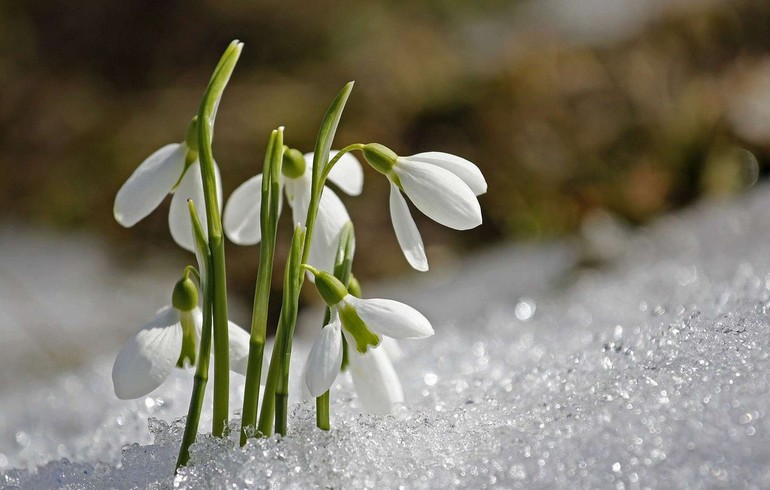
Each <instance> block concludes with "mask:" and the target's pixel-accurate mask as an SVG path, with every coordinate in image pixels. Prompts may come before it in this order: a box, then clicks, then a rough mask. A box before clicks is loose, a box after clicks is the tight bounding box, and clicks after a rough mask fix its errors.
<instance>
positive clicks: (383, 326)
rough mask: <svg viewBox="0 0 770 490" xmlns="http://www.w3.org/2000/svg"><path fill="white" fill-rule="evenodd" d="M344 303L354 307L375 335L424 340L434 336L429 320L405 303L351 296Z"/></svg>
mask: <svg viewBox="0 0 770 490" xmlns="http://www.w3.org/2000/svg"><path fill="white" fill-rule="evenodd" d="M343 301H345V302H346V303H348V304H350V305H351V306H353V308H355V309H356V313H358V316H360V317H361V320H363V321H364V323H365V324H366V326H367V327H368V328H369V329H370V330H372V331H373V332H375V333H379V334H382V335H387V336H388V337H394V338H397V339H424V338H426V337H430V336H431V335H433V327H431V325H430V322H429V321H428V319H427V318H425V317H424V316H423V314H422V313H420V312H419V311H417V310H415V309H414V308H412V307H411V306H409V305H405V304H404V303H400V302H398V301H393V300H392V299H379V298H374V299H360V298H356V297H354V296H351V295H350V294H348V295H347V296H345V298H344V299H343Z"/></svg>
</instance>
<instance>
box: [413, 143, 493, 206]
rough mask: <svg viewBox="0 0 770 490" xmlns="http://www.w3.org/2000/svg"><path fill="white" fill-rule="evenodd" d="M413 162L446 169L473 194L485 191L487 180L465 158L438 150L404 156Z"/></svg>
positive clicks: (477, 168) (478, 194)
mask: <svg viewBox="0 0 770 490" xmlns="http://www.w3.org/2000/svg"><path fill="white" fill-rule="evenodd" d="M406 158H407V159H408V160H411V161H413V162H423V163H429V164H431V165H437V166H439V167H441V168H444V169H447V170H449V171H450V172H452V173H453V174H455V175H456V176H458V177H460V179H462V181H463V182H465V184H466V185H467V186H468V187H470V188H471V190H472V191H473V193H474V194H476V195H477V196H480V195H481V194H484V193H485V192H487V181H486V179H484V175H483V174H482V173H481V170H479V167H477V166H476V165H474V164H473V162H470V161H468V160H466V159H465V158H462V157H458V156H457V155H452V154H451V153H443V152H440V151H428V152H425V153H418V154H417V155H412V156H410V157H406Z"/></svg>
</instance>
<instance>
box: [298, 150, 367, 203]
mask: <svg viewBox="0 0 770 490" xmlns="http://www.w3.org/2000/svg"><path fill="white" fill-rule="evenodd" d="M337 153H339V152H338V151H336V150H332V151H330V152H329V159H331V158H333V157H334V155H336V154H337ZM311 159H312V154H311ZM329 180H331V181H332V182H334V185H336V186H337V187H339V188H340V190H341V191H342V192H344V193H345V194H347V195H349V196H358V195H360V194H361V191H362V190H363V188H364V170H363V168H362V167H361V162H359V161H358V158H356V157H355V156H353V154H352V153H345V154H344V155H342V156H341V157H340V159H339V161H337V163H336V164H334V167H333V168H332V170H331V172H329Z"/></svg>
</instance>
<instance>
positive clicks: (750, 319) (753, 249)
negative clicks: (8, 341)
mask: <svg viewBox="0 0 770 490" xmlns="http://www.w3.org/2000/svg"><path fill="white" fill-rule="evenodd" d="M625 249H626V253H625V254H624V255H623V256H622V257H621V258H620V259H618V261H617V262H616V263H615V264H614V265H611V266H607V267H605V268H602V269H598V270H597V269H594V270H582V271H580V270H578V271H576V270H574V269H572V268H571V267H570V265H571V264H572V263H573V259H572V257H573V253H572V252H571V247H569V246H566V245H565V246H564V247H561V246H552V247H549V248H547V249H543V250H540V251H537V250H535V249H532V248H512V249H506V250H502V251H495V252H492V253H490V254H489V255H487V256H486V257H480V258H476V259H473V260H472V261H471V262H469V265H468V266H467V267H463V268H460V269H459V272H464V273H465V274H466V276H467V277H466V279H457V278H456V277H455V276H452V277H453V279H452V281H455V280H456V281H461V282H457V283H456V284H457V286H456V288H455V289H456V290H459V291H461V292H462V293H461V294H460V295H458V294H452V293H451V291H452V290H453V288H452V287H451V281H449V282H448V280H447V278H446V276H445V277H443V278H442V281H443V282H442V283H441V284H439V285H434V286H431V285H430V283H426V284H424V285H419V291H416V290H415V291H414V292H413V290H411V289H409V288H410V286H409V285H408V283H405V284H407V285H402V288H401V290H400V292H399V295H398V296H399V297H400V299H403V300H407V301H409V298H413V299H414V302H415V303H419V307H420V308H421V309H422V310H423V311H424V312H425V313H426V314H427V316H429V317H431V316H432V315H434V314H435V317H437V318H443V320H442V321H441V322H440V323H439V322H436V323H435V325H434V326H435V329H436V335H435V337H433V338H432V339H430V340H427V341H420V342H414V343H404V344H403V348H404V350H405V352H406V356H405V357H404V359H403V360H401V361H400V362H399V364H398V365H397V370H398V372H399V374H400V375H401V378H402V381H403V383H404V388H405V393H406V399H407V403H406V405H405V406H404V407H402V408H401V409H400V410H399V411H398V413H397V415H396V416H394V417H385V418H381V417H375V416H368V415H361V414H359V413H358V411H357V409H356V401H355V394H354V392H353V391H352V390H351V385H350V383H349V381H348V380H347V379H346V377H341V378H340V379H339V385H338V386H335V387H334V389H333V395H332V396H333V398H334V402H333V406H332V414H333V420H332V424H333V426H334V427H333V430H332V431H331V432H329V433H325V432H322V431H319V430H316V429H315V427H314V413H313V409H312V406H311V404H310V403H307V402H305V403H300V404H297V405H294V407H293V409H292V410H291V419H290V421H289V426H290V433H289V436H288V437H286V438H283V439H281V438H279V437H274V438H270V439H262V440H252V441H251V442H250V443H249V444H248V445H247V446H246V447H245V448H243V449H241V448H238V447H237V445H235V444H234V443H233V442H232V441H231V440H215V439H211V438H209V437H206V436H201V437H200V438H199V443H198V444H196V446H194V448H193V455H192V463H191V465H190V466H189V467H187V468H185V469H183V470H182V471H180V472H179V474H178V475H177V476H174V475H173V466H174V460H175V458H176V453H177V450H178V444H179V441H180V436H181V425H179V424H178V423H177V424H171V425H170V424H169V423H167V422H170V421H172V420H173V419H174V418H176V417H179V416H181V415H183V414H184V413H185V410H186V404H187V396H188V395H187V393H188V391H187V390H188V387H189V378H188V376H187V375H185V374H184V373H176V374H175V377H174V378H173V379H172V380H170V381H169V382H167V383H166V384H164V385H163V386H162V387H161V388H160V389H159V390H158V391H157V392H155V393H154V394H153V396H152V397H148V398H146V399H143V400H138V401H136V402H121V401H118V400H116V399H114V397H113V396H112V393H111V385H110V381H109V368H110V365H111V359H110V358H108V357H106V358H102V359H100V360H98V361H96V362H94V363H93V364H92V365H91V367H88V368H85V369H83V370H81V371H79V372H76V373H71V374H66V375H64V376H63V377H61V378H58V379H53V380H50V381H47V382H39V381H38V382H35V383H34V384H33V383H31V384H30V385H29V386H28V387H27V388H26V389H25V390H22V391H20V392H18V393H16V396H14V397H13V399H2V400H0V418H1V420H2V424H0V437H2V439H0V453H2V454H0V468H3V473H2V476H0V486H10V487H11V488H13V486H14V485H17V486H19V487H21V488H56V487H61V488H73V489H75V488H94V489H97V488H98V489H101V488H134V487H140V488H144V487H150V488H225V487H226V488H246V487H268V486H269V487H275V488H318V487H321V488H361V487H372V488H397V487H398V486H399V485H402V486H404V487H405V488H421V487H431V488H448V487H466V488H484V487H485V486H499V487H503V488H552V487H562V488H565V487H586V488H647V487H649V488H686V487H689V488H694V487H724V488H741V487H745V486H749V487H755V488H762V487H765V488H766V487H769V486H770V435H769V433H768V429H770V427H769V425H768V417H767V415H766V413H767V409H768V408H767V407H768V406H770V393H769V392H768V391H769V389H770V379H769V378H768V373H770V360H768V355H769V353H770V335H768V334H769V333H770V329H769V328H768V323H769V322H770V317H769V316H768V315H769V314H770V188H768V187H767V186H763V187H759V188H757V189H755V190H754V191H753V192H752V193H750V194H749V195H747V196H745V197H743V198H741V199H740V200H739V201H736V202H733V203H724V202H722V203H711V204H701V205H700V206H698V207H696V208H695V209H693V210H690V211H687V212H685V213H682V214H679V215H677V216H675V217H670V218H666V219H664V220H662V221H660V222H658V223H657V224H655V225H654V226H652V227H650V228H649V229H647V230H645V231H643V232H641V233H640V234H638V235H636V236H633V237H631V238H630V240H629V243H628V244H627V245H626V247H625ZM490 261H494V262H493V263H490ZM498 271H504V272H505V273H500V272H498ZM437 275H438V274H437ZM469 281H470V282H469ZM412 284H414V283H412ZM549 284H550V286H549ZM411 287H412V288H415V287H417V286H411ZM392 288H393V287H391V289H392ZM385 289H387V288H384V289H383V290H385ZM420 291H428V292H429V293H430V292H431V291H433V297H430V294H428V293H424V292H423V293H421V292H420ZM458 302H460V303H461V304H462V305H463V310H462V314H458V315H457V316H456V318H458V319H457V320H451V319H447V318H446V317H445V316H444V315H442V311H448V310H449V309H450V308H451V309H452V311H457V304H458ZM442 303H443V304H442ZM308 342H309V340H306V341H303V342H301V343H300V346H301V347H304V349H307V345H308ZM296 357H297V358H301V357H302V354H297V356H296ZM298 362H299V363H300V364H301V362H302V359H299V360H298ZM20 376H21V375H20ZM233 383H234V384H235V385H238V384H239V383H242V378H240V377H239V378H237V379H236V378H235V377H234V381H233ZM237 388H238V386H235V387H234V389H235V390H236V391H237ZM233 399H234V404H236V405H237V403H235V400H236V399H237V396H235V395H234V397H233ZM295 400H297V398H296V397H295ZM148 417H156V418H158V419H161V420H165V421H167V422H161V421H151V422H150V423H149V429H148V420H147V418H148ZM202 427H208V422H207V421H204V423H203V425H202ZM153 441H154V442H153ZM61 457H67V458H69V459H68V460H66V461H65V460H60V458H61ZM47 461H51V462H47ZM35 465H40V466H37V467H35ZM14 468H15V469H14ZM20 468H21V469H20Z"/></svg>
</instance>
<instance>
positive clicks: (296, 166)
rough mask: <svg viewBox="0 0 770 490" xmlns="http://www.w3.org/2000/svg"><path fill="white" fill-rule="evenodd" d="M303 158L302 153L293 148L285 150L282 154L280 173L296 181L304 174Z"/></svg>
mask: <svg viewBox="0 0 770 490" xmlns="http://www.w3.org/2000/svg"><path fill="white" fill-rule="evenodd" d="M305 167H306V165H305V157H304V156H303V155H302V152H300V151H299V150H295V149H294V148H287V149H286V151H284V152H283V163H282V164H281V173H283V175H285V176H286V177H288V178H290V179H297V178H299V177H302V176H303V175H304V174H305Z"/></svg>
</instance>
